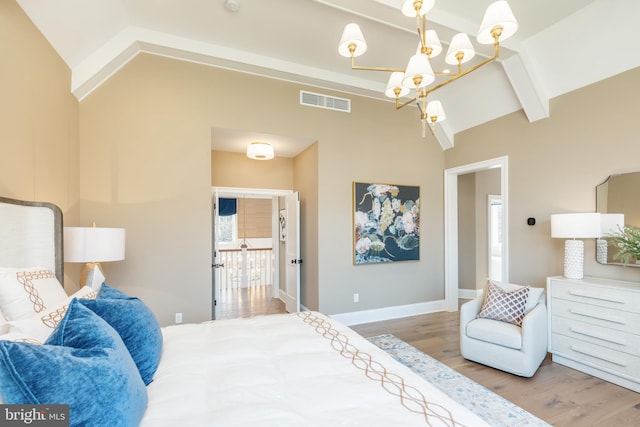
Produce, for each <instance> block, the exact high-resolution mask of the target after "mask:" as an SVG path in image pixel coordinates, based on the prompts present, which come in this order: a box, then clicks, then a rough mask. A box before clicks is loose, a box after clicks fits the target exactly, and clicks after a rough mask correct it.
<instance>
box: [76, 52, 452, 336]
mask: <svg viewBox="0 0 640 427" xmlns="http://www.w3.org/2000/svg"><path fill="white" fill-rule="evenodd" d="M300 89H303V87H300V86H299V85H294V84H290V83H286V82H281V81H275V80H268V79H264V78H259V77H256V76H250V75H244V74H240V73H233V72H230V71H225V70H220V69H216V68H211V67H206V66H202V65H197V64H190V63H184V62H179V61H175V60H171V59H166V58H161V57H154V56H151V55H139V56H138V57H136V58H135V59H134V60H133V61H131V62H130V63H129V64H128V65H127V66H126V67H124V68H123V69H122V70H120V71H119V72H118V74H116V75H115V76H114V77H112V78H111V79H110V80H109V81H107V82H106V83H105V84H104V85H103V86H101V87H100V88H99V89H98V90H96V91H95V92H94V93H92V94H91V95H90V96H89V97H87V98H86V99H85V100H84V101H82V102H81V105H80V124H81V126H80V139H81V144H82V146H81V150H80V159H81V163H82V167H81V176H82V185H81V197H82V204H81V213H82V220H83V221H86V222H89V221H92V220H96V221H97V223H98V224H101V225H105V226H109V225H117V226H122V227H125V228H127V259H126V260H125V261H123V262H120V263H113V264H112V265H107V266H106V268H105V270H107V271H106V273H107V277H108V278H109V280H111V281H113V283H114V285H116V286H118V287H120V288H121V289H124V290H125V291H129V292H130V293H132V294H135V295H138V296H141V297H143V298H144V299H145V301H147V302H148V303H149V304H150V305H151V306H152V308H153V309H154V311H155V312H156V313H157V314H158V315H159V317H160V319H161V323H165V324H166V323H170V322H172V320H173V313H175V312H183V313H184V319H185V321H197V320H203V319H205V318H208V317H209V316H210V307H209V303H210V300H211V297H210V295H211V289H210V279H211V271H210V270H211V268H210V257H209V253H210V251H211V218H210V203H211V201H210V191H209V186H210V185H211V182H212V178H213V177H214V175H213V174H212V166H211V164H212V162H211V159H212V154H211V150H210V134H211V128H212V127H227V128H233V129H239V130H248V131H257V132H263V133H271V134H285V135H290V136H301V137H312V138H313V139H315V140H317V141H318V147H317V155H312V156H311V157H312V158H317V174H316V176H317V184H313V181H312V180H310V178H308V176H304V174H298V175H299V176H298V177H297V178H294V189H296V186H299V187H300V189H301V190H304V191H305V193H310V192H313V190H314V189H315V188H314V186H317V191H315V193H316V195H313V194H307V195H304V196H303V197H304V198H306V200H305V199H303V200H302V204H303V206H305V207H306V209H309V208H312V207H313V206H314V204H317V205H316V206H317V208H316V209H315V210H316V212H317V215H318V216H317V226H316V225H315V224H313V222H314V221H316V219H315V218H313V217H311V216H307V218H308V219H307V220H306V221H310V222H309V223H308V224H307V225H308V226H309V225H310V226H309V227H308V228H309V229H310V230H312V232H313V229H314V228H316V230H317V232H316V234H315V235H314V236H308V237H306V239H307V240H306V242H305V245H310V246H307V247H305V251H307V252H308V253H311V255H310V256H311V258H309V257H307V260H306V264H307V265H305V266H304V267H303V270H305V273H303V274H305V275H307V274H308V275H309V277H310V279H308V281H309V282H315V281H316V279H315V277H313V276H314V275H315V273H314V272H313V268H314V267H308V265H310V264H312V261H313V259H312V258H313V251H314V250H315V248H314V245H316V246H317V254H318V255H317V260H318V261H317V267H316V268H317V269H318V273H317V289H318V290H317V292H316V291H315V290H313V288H312V289H311V290H310V292H308V293H304V294H303V295H304V297H303V303H309V304H310V305H311V306H314V305H315V303H314V298H315V297H314V296H313V295H314V294H315V293H317V294H318V297H317V298H318V304H317V306H318V309H319V310H322V311H324V312H326V313H328V314H332V313H340V312H348V311H357V310H362V309H369V308H379V307H386V306H389V305H400V304H409V303H417V302H423V301H429V300H433V299H438V298H442V297H443V296H444V288H443V273H442V263H443V257H442V245H443V242H442V226H441V223H442V162H443V153H442V150H441V149H440V147H439V145H438V144H437V142H436V141H435V140H434V139H433V137H431V136H430V137H429V138H427V139H425V140H422V139H421V138H420V137H419V124H418V120H417V118H416V112H415V111H413V110H407V111H399V112H396V111H394V109H393V106H392V104H390V103H386V102H379V101H373V100H370V99H365V98H357V97H354V98H353V99H352V111H353V112H352V113H351V114H345V113H342V112H335V111H329V110H322V109H316V108H310V107H305V106H301V105H299V90H300ZM305 89H309V88H305ZM314 90H316V91H317V89H314ZM249 98H250V99H252V101H253V105H252V108H253V109H254V111H260V112H261V114H257V115H255V116H253V117H252V118H251V120H247V119H246V111H247V110H246V109H247V105H246V99H249ZM214 155H215V154H214ZM214 163H215V164H216V165H217V162H216V161H215V159H214ZM313 163H314V161H313V160H305V159H304V158H303V159H301V160H300V163H299V164H298V166H294V169H295V168H300V170H301V169H302V168H303V167H306V166H307V165H312V166H313ZM214 168H215V166H214ZM300 175H302V176H300ZM292 176H295V174H293V175H292ZM296 179H297V181H296ZM215 180H216V181H215V182H216V183H218V180H217V178H215ZM355 180H364V181H372V182H388V183H402V184H413V185H420V186H421V191H422V193H421V196H422V198H423V200H425V201H426V202H425V203H424V204H423V205H422V209H423V212H422V215H423V218H424V219H425V221H424V223H423V224H424V225H423V233H424V234H423V236H426V237H423V242H422V243H423V248H424V249H423V251H422V256H421V260H420V261H419V262H412V263H398V264H395V265H387V266H382V265H373V266H359V267H355V266H353V265H352V264H351V260H352V257H351V248H352V230H351V227H352V220H351V216H352V215H351V212H352V201H351V183H352V182H353V181H355ZM232 185H233V186H236V185H238V183H237V182H234V183H233V184H232ZM248 185H252V186H253V184H248ZM309 189H310V190H311V191H309ZM301 193H302V191H301ZM314 197H316V198H317V202H316V200H314V199H313V198H314ZM303 209H305V208H303ZM303 238H305V237H303ZM314 240H317V242H316V243H314ZM399 277H402V280H398V278H399ZM314 286H315V285H314ZM353 292H359V293H360V296H361V297H360V303H359V304H355V303H353V302H352V294H353Z"/></svg>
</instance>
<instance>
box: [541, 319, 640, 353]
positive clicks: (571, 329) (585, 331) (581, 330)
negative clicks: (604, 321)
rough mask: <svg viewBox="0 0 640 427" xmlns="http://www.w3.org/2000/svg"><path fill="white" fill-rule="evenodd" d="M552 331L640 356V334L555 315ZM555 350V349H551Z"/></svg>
mask: <svg viewBox="0 0 640 427" xmlns="http://www.w3.org/2000/svg"><path fill="white" fill-rule="evenodd" d="M551 332H552V333H555V334H562V335H565V336H567V337H570V338H575V339H578V340H581V341H587V342H589V343H591V344H596V345H600V346H602V347H607V348H610V349H612V350H617V351H622V352H624V353H628V354H631V355H636V356H640V335H634V334H629V333H627V332H624V331H617V330H614V329H611V328H605V327H602V326H597V325H593V324H590V323H586V322H581V321H579V320H573V319H568V318H565V317H559V316H553V319H552V322H551ZM551 351H553V349H552V350H551Z"/></svg>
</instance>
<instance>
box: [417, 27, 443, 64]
mask: <svg viewBox="0 0 640 427" xmlns="http://www.w3.org/2000/svg"><path fill="white" fill-rule="evenodd" d="M425 42H426V43H425V45H426V47H427V51H429V49H431V55H429V57H430V58H435V57H436V56H438V55H440V54H441V53H442V43H440V37H438V33H436V30H427V32H426V34H425ZM421 50H422V42H420V43H418V49H417V51H416V53H420V52H421Z"/></svg>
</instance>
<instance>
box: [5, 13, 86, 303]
mask: <svg viewBox="0 0 640 427" xmlns="http://www.w3.org/2000/svg"><path fill="white" fill-rule="evenodd" d="M0 63H2V66H0V93H1V94H2V96H0V117H2V121H1V125H0V152H1V155H0V195H1V196H4V197H11V198H16V199H22V200H37V201H46V202H52V203H55V204H56V205H58V206H59V207H60V208H61V209H62V211H63V215H64V219H65V221H66V222H67V223H68V224H71V223H73V222H74V221H77V219H78V188H79V185H78V102H77V100H76V99H75V98H74V97H73V95H72V94H71V92H70V90H69V88H70V86H69V85H70V81H71V72H70V71H69V68H68V67H67V66H66V64H65V63H64V62H63V61H62V60H61V59H60V57H59V56H58V55H57V54H56V52H55V51H54V50H53V49H52V48H51V46H50V45H49V43H48V42H47V41H46V40H45V39H44V37H42V35H41V34H40V33H39V32H38V30H37V29H36V28H35V27H34V26H33V24H32V23H31V21H30V20H29V18H28V17H27V16H26V15H25V14H24V12H23V11H22V9H21V8H20V7H19V6H18V5H17V4H16V2H15V1H12V0H6V1H2V2H0ZM65 269H66V273H69V272H71V273H75V274H77V275H79V268H78V266H77V265H66V266H65ZM68 278H69V275H68V274H67V279H68ZM76 281H77V279H76ZM65 285H66V287H67V288H68V289H67V291H68V292H72V291H74V290H75V289H77V284H76V283H73V280H65Z"/></svg>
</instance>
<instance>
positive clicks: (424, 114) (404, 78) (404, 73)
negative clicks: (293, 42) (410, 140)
mask: <svg viewBox="0 0 640 427" xmlns="http://www.w3.org/2000/svg"><path fill="white" fill-rule="evenodd" d="M434 3H435V0H406V1H405V2H404V3H403V5H402V9H401V10H402V13H403V14H404V15H405V16H408V17H410V18H413V17H415V18H416V27H417V31H418V38H419V39H420V42H419V44H418V49H417V52H416V54H415V55H413V56H412V57H411V58H410V59H409V63H408V64H407V67H406V68H405V69H401V68H387V67H367V66H359V65H356V64H355V58H356V57H357V56H360V55H362V54H363V53H365V52H366V50H367V42H366V41H365V39H364V36H363V35H362V31H361V30H360V27H359V26H358V24H347V26H346V27H345V29H344V32H343V33H342V38H341V39H340V45H339V46H338V52H340V54H341V55H342V56H344V57H347V58H349V57H350V58H351V69H353V70H370V71H387V72H391V76H390V78H389V83H388V84H387V88H386V90H385V95H387V96H388V97H390V98H395V100H396V110H398V109H400V108H402V107H404V106H406V105H409V104H412V103H413V102H415V103H416V104H417V105H418V109H419V110H420V120H421V121H422V137H423V138H424V136H425V128H426V124H427V122H428V123H429V124H430V125H431V130H432V131H433V130H434V127H435V124H436V123H437V122H440V121H442V120H444V119H445V115H444V110H443V108H442V105H441V104H440V102H439V101H431V102H429V103H427V95H429V94H430V93H431V92H433V91H435V90H437V89H440V88H441V87H443V86H446V85H448V84H449V83H451V82H454V81H456V80H457V79H459V78H460V77H462V76H464V75H467V74H469V73H471V72H472V71H474V70H477V69H478V68H480V67H482V66H483V65H486V64H488V63H490V62H491V61H493V60H495V59H496V58H498V55H499V50H500V49H499V47H500V42H501V41H504V40H506V39H507V38H509V37H511V36H512V35H513V34H514V33H515V32H516V30H517V29H518V21H516V18H515V17H514V16H513V13H512V12H511V8H510V7H509V4H508V3H507V2H506V1H503V0H501V1H497V2H495V3H492V4H490V5H489V7H488V8H487V11H486V12H485V15H484V18H483V19H482V23H481V24H480V29H479V30H478V36H477V41H478V43H480V44H493V46H494V53H493V56H492V57H490V58H487V59H485V60H484V61H482V62H480V63H479V64H476V65H474V66H471V67H469V68H468V69H466V70H463V69H462V64H464V63H466V62H468V61H469V60H471V58H473V57H474V56H475V50H474V48H473V45H472V44H471V41H470V40H469V36H468V35H467V34H466V33H459V34H456V35H455V36H453V39H452V40H451V43H450V44H449V49H448V51H447V54H446V56H445V62H446V63H447V64H450V65H457V66H458V69H457V72H452V71H448V70H444V71H433V69H432V68H431V59H432V58H435V57H436V56H438V55H439V54H440V52H442V44H441V43H440V39H439V38H438V35H437V34H436V32H435V30H427V28H426V14H427V12H429V11H430V10H431V8H433V6H434ZM436 76H444V78H445V80H443V81H440V82H436V84H435V85H434V86H431V87H427V86H428V85H430V84H431V83H434V82H435V81H436ZM412 90H415V97H414V98H412V99H410V100H408V101H406V102H400V98H401V97H404V96H407V95H409V94H410V93H411V91H412ZM433 103H437V104H435V105H432V104H433Z"/></svg>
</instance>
